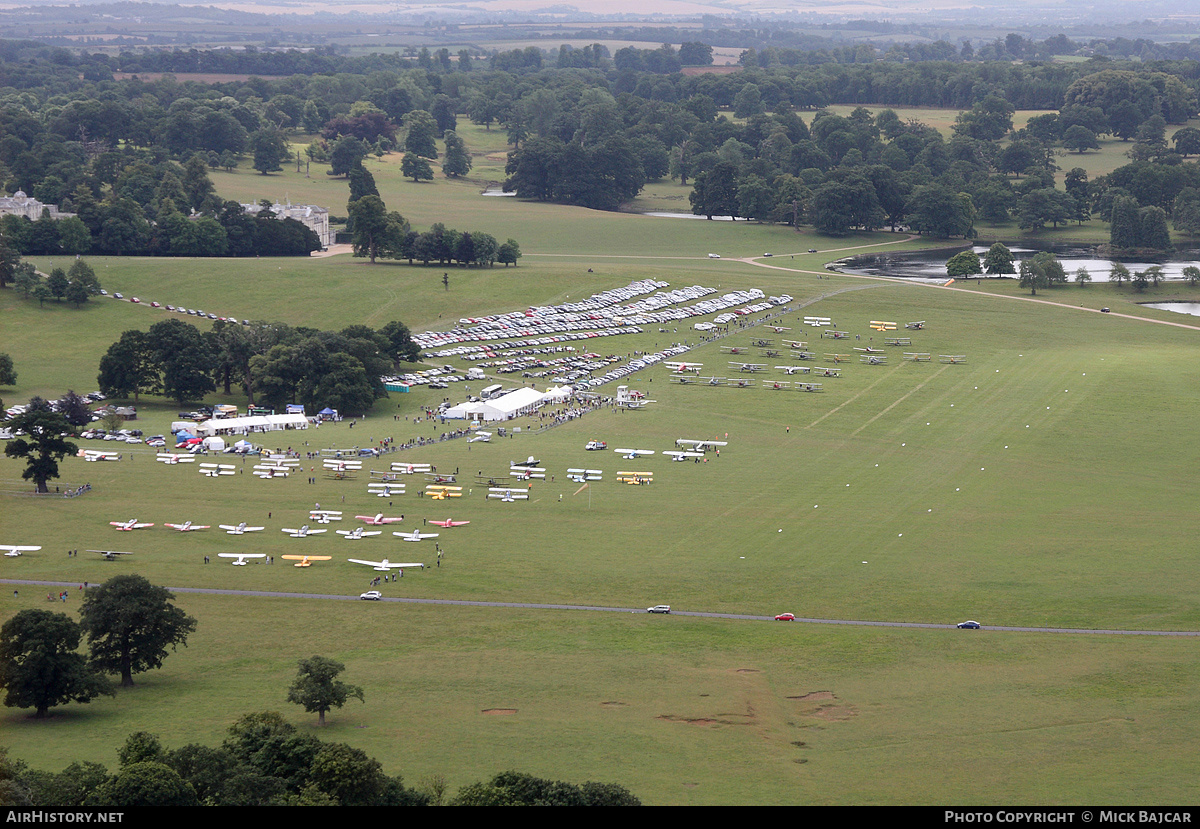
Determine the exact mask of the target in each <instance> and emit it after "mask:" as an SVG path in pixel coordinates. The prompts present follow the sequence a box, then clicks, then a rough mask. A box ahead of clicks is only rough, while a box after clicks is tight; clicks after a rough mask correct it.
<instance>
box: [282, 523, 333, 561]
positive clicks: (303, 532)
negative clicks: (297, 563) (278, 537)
mask: <svg viewBox="0 0 1200 829" xmlns="http://www.w3.org/2000/svg"><path fill="white" fill-rule="evenodd" d="M280 532H285V533H287V534H288V535H290V536H291V537H292V538H308V537H309V536H310V535H320V534H321V533H327V532H329V530H310V529H309V528H308V524H305V525H303V526H301V527H299V528H298V529H293V528H291V527H284V528H283V529H282V530H280ZM284 558H286V556H284Z"/></svg>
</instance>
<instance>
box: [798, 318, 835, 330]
mask: <svg viewBox="0 0 1200 829" xmlns="http://www.w3.org/2000/svg"><path fill="white" fill-rule="evenodd" d="M804 324H805V325H808V326H811V327H812V328H820V327H821V326H822V325H832V324H833V320H832V319H831V318H829V317H805V318H804Z"/></svg>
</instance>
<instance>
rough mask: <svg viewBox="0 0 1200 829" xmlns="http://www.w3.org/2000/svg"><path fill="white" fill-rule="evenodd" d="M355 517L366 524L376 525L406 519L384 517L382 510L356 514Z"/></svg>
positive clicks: (396, 522) (397, 522)
mask: <svg viewBox="0 0 1200 829" xmlns="http://www.w3.org/2000/svg"><path fill="white" fill-rule="evenodd" d="M354 517H355V518H357V519H358V520H359V521H362V522H363V523H364V524H371V525H374V526H380V525H382V524H399V523H400V522H401V521H403V520H404V519H403V518H384V517H383V513H382V512H377V513H375V514H374V515H356V516H354Z"/></svg>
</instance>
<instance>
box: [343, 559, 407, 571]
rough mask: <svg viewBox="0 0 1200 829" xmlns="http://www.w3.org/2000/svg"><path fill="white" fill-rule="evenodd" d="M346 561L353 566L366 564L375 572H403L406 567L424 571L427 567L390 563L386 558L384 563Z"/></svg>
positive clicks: (357, 560)
mask: <svg viewBox="0 0 1200 829" xmlns="http://www.w3.org/2000/svg"><path fill="white" fill-rule="evenodd" d="M346 561H349V562H350V563H351V564H365V565H367V566H368V567H370V568H372V569H374V570H402V569H404V568H405V567H408V568H413V567H420V568H422V569H424V567H425V565H424V564H421V563H420V562H419V561H410V562H398V561H388V560H387V559H386V558H385V559H384V560H383V561H364V560H363V559H361V558H348V559H346Z"/></svg>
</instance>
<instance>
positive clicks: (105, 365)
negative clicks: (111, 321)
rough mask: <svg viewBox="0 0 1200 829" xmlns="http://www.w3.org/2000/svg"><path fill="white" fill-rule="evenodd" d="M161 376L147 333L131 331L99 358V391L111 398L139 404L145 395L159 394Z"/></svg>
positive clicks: (124, 334) (97, 379)
mask: <svg viewBox="0 0 1200 829" xmlns="http://www.w3.org/2000/svg"><path fill="white" fill-rule="evenodd" d="M160 374H161V372H160V371H159V368H158V362H157V361H156V360H155V357H154V349H153V348H152V347H151V345H150V338H149V337H148V336H147V335H146V333H145V332H144V331H137V330H135V329H131V330H129V331H126V332H125V333H123V334H122V335H121V339H119V340H117V341H116V342H115V343H113V344H112V345H111V346H109V347H108V351H107V352H106V353H105V355H104V356H103V357H101V358H100V374H99V376H97V378H96V381H97V382H98V383H99V384H100V391H102V392H104V393H105V394H107V395H109V396H110V397H129V396H130V395H132V396H133V401H134V403H137V402H138V400H139V397H140V396H141V394H142V393H143V392H144V393H148V394H153V393H157V392H158V391H159V389H160V387H161V385H162V382H161V376H160Z"/></svg>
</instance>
